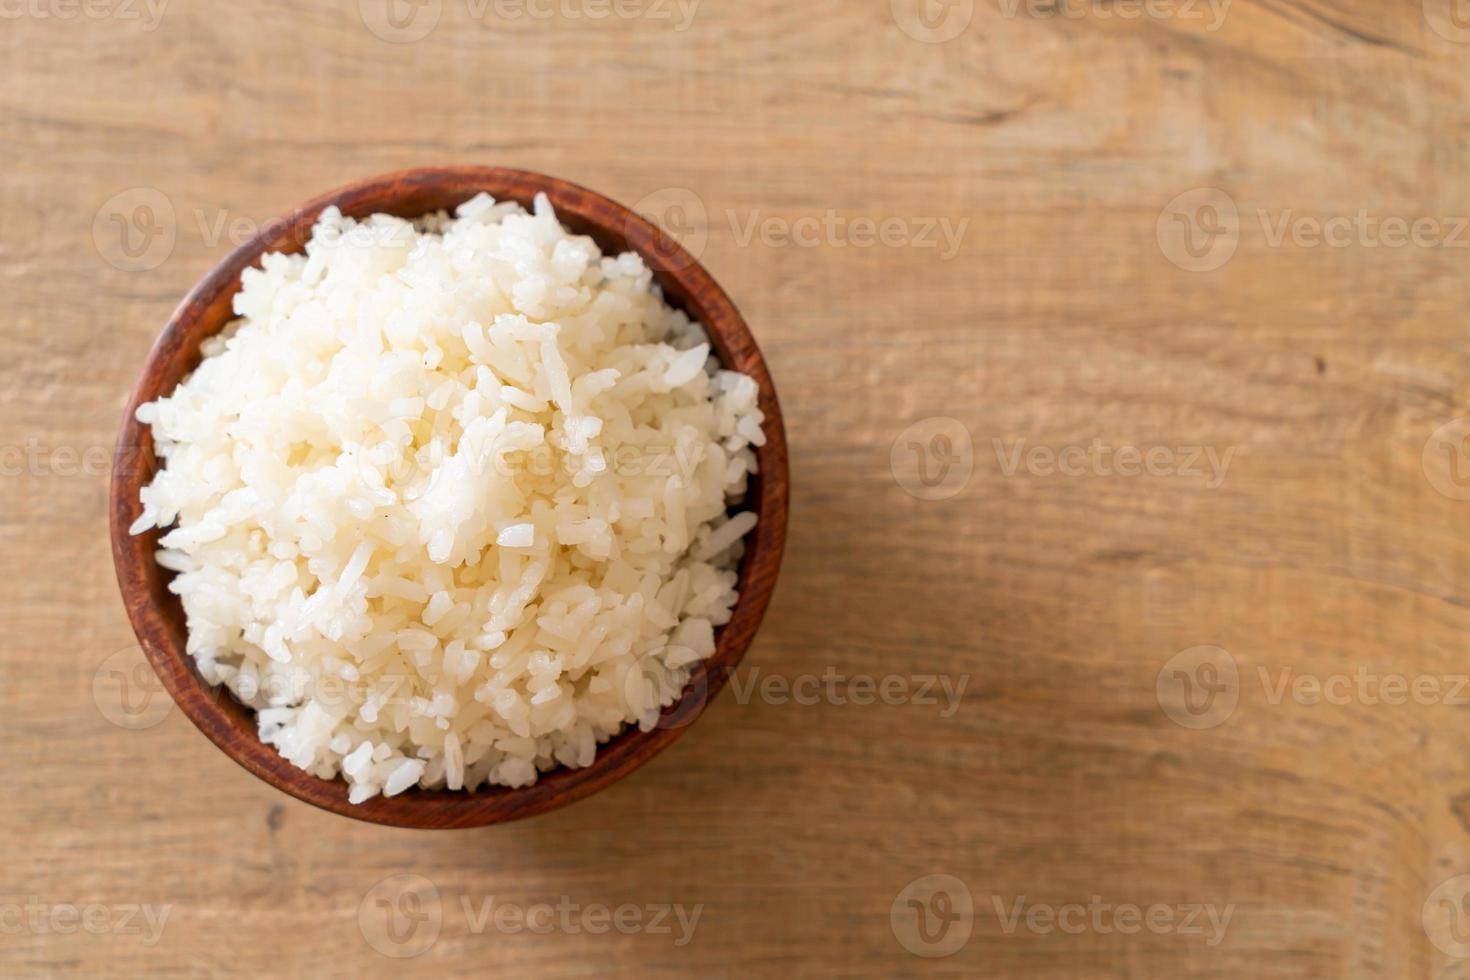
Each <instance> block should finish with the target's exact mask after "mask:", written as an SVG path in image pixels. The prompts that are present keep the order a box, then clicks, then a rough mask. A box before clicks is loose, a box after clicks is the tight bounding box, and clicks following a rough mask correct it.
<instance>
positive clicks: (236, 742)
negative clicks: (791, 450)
mask: <svg viewBox="0 0 1470 980" xmlns="http://www.w3.org/2000/svg"><path fill="white" fill-rule="evenodd" d="M481 191H483V192H486V193H490V194H491V195H492V196H494V197H495V198H496V199H497V200H516V201H519V202H520V203H521V204H523V205H525V206H527V207H529V206H530V204H531V201H532V199H533V198H534V196H535V194H537V193H545V194H546V195H547V196H548V198H549V199H550V200H551V203H552V204H553V206H554V207H555V208H556V211H557V217H558V218H559V219H560V220H561V221H562V223H563V224H564V225H566V226H568V227H569V228H571V230H572V231H573V232H574V233H577V234H589V235H591V236H592V237H593V238H594V239H596V240H597V241H598V244H599V245H600V246H601V247H603V248H604V250H605V251H606V250H607V249H608V248H609V247H617V246H618V245H619V244H620V243H621V245H622V247H623V248H627V249H632V250H633V251H636V252H638V253H639V254H640V255H642V256H643V257H644V259H645V262H646V263H647V264H648V265H649V266H650V267H651V268H652V270H653V273H654V277H655V280H656V281H657V282H658V283H659V285H660V286H661V287H662V288H663V291H664V294H665V297H666V299H667V300H668V301H669V302H670V303H671V304H673V305H675V306H679V307H681V308H683V309H685V310H686V312H688V313H689V315H690V316H691V317H692V318H694V319H696V320H699V321H700V322H701V323H703V324H704V326H705V329H706V331H707V332H708V333H709V335H710V339H711V342H712V343H713V345H714V347H715V349H716V351H717V352H718V353H719V355H720V357H721V360H722V362H723V363H724V364H725V366H727V367H729V368H732V369H734V370H739V371H742V372H744V373H747V374H749V375H751V376H752V377H753V378H754V379H755V381H756V382H757V385H758V387H759V390H760V408H761V410H762V411H763V412H764V414H765V422H764V430H765V435H766V444H765V445H764V446H761V447H758V448H757V449H756V456H757V461H758V464H759V468H760V472H759V474H758V475H756V476H755V477H753V478H752V480H751V483H750V488H749V491H748V492H747V496H746V501H745V507H746V508H748V509H754V510H755V511H756V513H757V514H758V515H759V517H760V521H759V523H758V524H757V525H756V527H755V529H754V530H753V531H752V532H751V533H750V534H749V535H748V536H747V537H746V548H747V550H746V554H745V556H744V558H743V559H742V560H741V564H740V568H739V584H738V587H739V591H740V598H739V600H738V601H737V603H736V606H735V608H734V610H733V615H732V618H731V620H730V622H729V623H727V624H726V625H724V626H722V627H720V629H719V630H718V631H717V633H716V651H715V654H714V655H713V656H712V657H710V658H708V659H707V660H705V661H702V662H701V663H700V664H699V666H698V667H697V668H696V669H695V671H694V673H693V675H692V676H691V678H690V680H689V683H688V684H687V685H686V687H685V689H684V691H683V692H682V693H681V695H680V697H679V699H678V700H677V701H675V702H674V703H673V704H672V705H671V706H670V707H668V708H666V709H665V710H664V711H663V713H662V715H661V716H660V719H659V723H658V727H656V728H654V729H652V730H651V731H649V732H643V731H641V730H639V729H638V728H637V727H632V728H629V729H625V730H624V731H623V732H622V733H621V734H619V735H618V736H616V737H614V738H613V739H611V740H610V741H608V742H605V743H603V744H602V745H600V746H599V748H598V751H597V756H596V758H595V759H594V761H593V762H592V764H591V765H589V766H587V767H585V768H581V769H569V768H567V767H564V766H563V767H558V768H556V769H554V770H552V771H550V772H547V773H543V774H541V775H540V776H539V778H538V779H537V781H536V783H535V784H534V785H532V786H530V787H525V788H521V789H508V788H503V787H497V788H492V789H485V788H481V789H477V790H474V791H464V790H460V791H450V790H420V789H417V788H415V789H413V790H409V791H407V792H405V793H402V794H400V795H398V796H394V797H391V798H385V797H383V796H381V795H379V796H376V797H373V798H372V799H370V800H367V801H365V802H363V803H359V804H349V803H348V802H347V788H348V787H347V783H346V781H345V780H343V779H341V778H340V777H338V778H336V779H332V780H327V779H322V778H320V777H317V776H313V775H311V774H309V773H307V772H306V771H304V770H301V769H298V768H296V767H295V766H294V765H292V764H291V763H289V762H287V761H286V760H285V759H284V758H283V757H282V756H281V755H280V754H279V753H278V752H277V751H276V749H275V748H273V747H271V746H269V745H266V744H265V743H264V742H262V741H261V740H260V739H259V737H258V735H257V734H256V728H255V723H254V712H253V711H252V710H251V709H249V708H246V707H245V706H243V705H242V704H240V703H239V702H238V701H236V700H235V699H234V697H233V696H232V695H229V694H228V693H226V692H225V691H224V689H223V688H222V687H220V688H216V687H213V686H211V685H209V684H208V683H207V682H206V681H205V680H204V679H203V677H202V676H200V674H199V672H198V670H197V668H196V666H195V662H194V659H193V657H192V656H189V655H188V654H187V653H186V652H185V649H184V639H185V635H186V634H185V631H184V629H183V612H182V605H181V604H180V601H179V599H178V598H177V596H174V595H173V594H172V593H170V592H168V591H167V583H168V581H169V580H171V578H172V573H171V572H168V571H167V570H166V569H163V568H162V567H161V566H159V565H158V564H157V562H155V561H154V560H153V555H154V552H155V551H156V550H157V540H158V538H159V537H160V536H161V530H160V529H153V530H151V531H149V532H147V533H144V534H139V535H136V536H135V535H131V534H129V533H128V528H129V527H130V526H131V525H132V523H133V522H134V521H135V520H136V518H137V517H138V515H139V513H141V502H140V500H139V497H138V491H139V490H140V489H141V487H142V485H143V484H145V483H146V482H148V480H149V479H151V477H152V475H153V473H154V472H156V470H157V468H158V466H157V461H156V459H155V457H154V454H153V438H152V432H151V429H150V428H149V427H148V426H145V425H143V424H142V423H140V422H139V421H138V419H137V409H138V407H139V406H140V405H142V404H144V403H146V402H149V401H152V400H153V399H155V398H157V397H158V396H159V395H160V394H162V393H164V392H166V391H172V390H173V389H174V387H175V386H176V385H177V384H178V382H179V380H181V379H182V378H183V377H184V376H186V375H187V374H188V373H189V372H192V371H193V369H194V367H195V366H196V365H197V363H198V361H199V359H200V353H199V343H200V342H201V341H202V340H203V339H204V338H205V337H207V336H211V335H213V334H214V333H217V332H218V331H219V330H220V329H221V328H223V327H224V326H225V325H226V324H227V323H228V322H230V321H231V320H232V319H234V314H233V312H232V309H231V302H232V300H233V297H234V295H235V293H236V292H238V290H239V287H240V277H241V274H242V272H243V271H244V270H245V269H246V268H250V267H259V260H260V257H261V256H262V255H263V254H265V253H266V252H271V251H292V252H299V251H301V249H302V247H304V245H305V242H306V240H307V239H308V238H309V237H310V234H311V228H312V226H313V225H314V224H315V222H316V219H317V217H318V216H319V215H320V214H321V212H322V211H324V210H326V209H327V208H328V207H331V206H336V207H338V208H340V209H341V211H342V212H343V213H344V214H346V215H348V216H349V217H364V216H366V215H367V214H371V213H377V212H379V211H384V212H387V213H391V214H398V215H400V216H403V217H416V216H418V215H419V214H425V213H430V212H432V211H435V210H439V208H438V207H426V208H423V209H422V210H418V211H415V210H414V209H415V208H417V207H418V206H419V204H418V202H421V201H424V200H429V201H439V200H442V201H449V200H454V201H455V202H456V203H458V202H461V201H464V200H468V199H469V198H470V197H473V196H474V194H475V193H478V192H481ZM446 206H451V207H452V205H446ZM788 501H789V473H788V460H787V448H786V434H785V428H784V424H783V420H782V416H781V409H780V403H779V401H778V399H777V396H776V390H775V385H774V383H773V382H772V380H771V377H770V372H769V370H768V368H767V366H766V363H765V359H764V357H763V356H762V355H761V352H760V348H759V347H758V346H757V344H756V341H755V338H754V336H753V335H752V334H751V332H750V328H749V326H748V325H747V324H746V322H745V320H744V318H743V317H742V316H741V315H740V312H739V310H738V309H736V307H735V305H734V303H733V302H732V301H731V300H730V298H729V296H728V295H726V293H725V292H724V290H723V289H721V288H720V286H719V285H718V284H717V283H716V282H715V280H714V278H713V277H712V276H710V274H709V273H708V272H707V271H706V270H705V269H704V267H703V266H702V265H701V264H700V263H699V262H698V260H697V258H696V257H695V256H693V255H691V254H689V252H687V251H686V250H685V249H684V248H683V247H682V246H681V245H680V244H679V243H678V242H677V241H674V240H673V239H672V238H670V237H669V236H667V235H666V234H664V232H663V231H662V230H661V229H659V228H658V227H657V226H656V225H654V224H653V223H651V222H650V221H648V220H647V219H645V218H644V217H643V216H641V215H639V214H637V213H636V212H634V211H633V210H631V209H629V208H627V207H625V206H623V205H621V204H619V203H617V202H616V201H613V200H612V199H611V198H608V197H605V196H604V195H601V194H598V193H597V192H595V191H592V190H589V189H588V188H585V187H582V186H580V185H577V184H574V183H571V182H569V181H565V180H561V179H559V178H556V177H551V176H547V175H545V174H540V173H535V172H533V171H526V170H517V169H512V168H505V167H484V166H455V167H421V168H414V169H410V170H401V171H395V172H392V173H386V174H381V175H378V176H375V177H369V178H366V179H364V180H359V181H354V182H353V183H350V184H346V185H344V186H342V187H339V188H337V189H336V190H333V191H329V192H327V193H325V194H322V195H319V196H318V197H315V198H313V199H312V200H310V201H309V202H307V203H306V204H304V205H302V206H300V207H299V208H296V209H295V210H294V211H292V212H290V213H289V214H288V215H286V216H284V217H282V218H278V219H275V220H274V221H271V222H267V223H266V224H264V225H262V226H261V228H260V229H259V230H258V231H257V233H256V234H255V235H254V236H253V237H252V238H251V239H250V240H249V241H246V242H245V243H243V244H242V245H240V246H239V247H238V248H236V249H235V250H233V251H232V252H231V253H230V254H228V255H227V256H225V257H224V258H223V259H221V260H220V261H219V262H218V263H217V264H216V265H215V266H214V267H213V268H212V269H211V270H210V271H209V272H208V273H206V274H205V276H204V277H203V278H202V279H201V280H199V282H198V283H197V284H195V286H194V287H193V288H192V289H191V290H190V291H189V293H188V294H187V295H186V296H185V298H184V300H183V301H182V302H181V303H180V304H179V306H178V308H177V309H175V310H174V312H173V313H172V314H171V315H170V317H169V319H168V322H167V324H166V326H165V327H164V329H163V332H162V333H161V334H160V335H159V337H158V338H157V340H156V341H155V343H154V345H153V347H152V349H151V350H150V351H149V353H148V356H147V359H146V360H145V362H144V365H143V370H142V373H141V374H140V375H139V377H138V380H137V382H136V383H135V385H134V387H133V389H132V392H131V394H130V396H129V398H128V402H127V407H126V408H125V410H124V415H123V423H122V427H121V429H120V431H119V433H118V440H117V446H116V450H115V452H114V459H113V471H112V477H111V480H110V485H109V500H108V510H109V516H110V534H111V543H112V554H113V562H114V566H115V570H116V573H117V579H118V586H119V589H120V591H121V593H122V598H123V602H124V605H125V606H126V608H127V613H128V618H129V620H130V621H131V623H132V626H133V630H134V632H135V633H136V635H137V637H138V641H139V644H140V646H141V647H142V649H143V652H144V654H145V656H146V657H147V659H148V662H149V663H150V665H151V666H152V668H153V670H154V672H155V673H156V674H157V675H158V677H159V679H160V681H161V682H162V684H163V686H164V688H165V690H167V691H168V693H169V695H170V696H171V697H172V698H173V700H174V702H175V703H176V704H178V705H179V707H180V708H181V709H182V711H183V712H184V714H185V716H187V717H188V718H189V720H190V721H191V722H193V723H194V725H195V726H196V727H197V728H198V729H199V730H200V731H202V732H203V733H204V734H205V735H206V736H207V737H208V738H209V739H210V741H212V742H213V743H214V744H215V745H216V746H217V747H218V748H219V749H220V750H221V751H223V752H224V753H225V754H226V755H227V756H229V757H230V758H231V759H233V760H234V761H235V762H236V763H238V764H239V765H241V766H242V767H243V768H245V769H246V770H247V771H249V772H250V773H252V774H253V775H255V776H256V777H258V778H259V779H262V780H264V781H265V782H267V783H269V784H270V785H272V786H274V787H275V788H276V789H278V790H281V791H283V792H285V793H288V794H290V795H291V796H294V797H295V798H297V799H299V800H302V801H303V802H306V803H310V804H312V805H313V806H316V807H319V808H321V809H323V810H327V811H329V812H332V813H336V814H340V815H343V816H347V817H351V818H354V819H357V820H361V821H365V822H369V823H376V824H382V825H387V826H397V827H415V828H421V829H449V828H467V827H480V826H486V825H489V824H494V823H502V822H506V821H510V820H518V819H522V818H525V817H530V816H534V815H536V814H539V813H544V812H547V811H549V810H553V809H556V808H559V807H562V806H566V805H568V804H570V803H573V802H576V801H577V800H581V799H584V798H585V797H587V796H590V795H591V794H593V793H595V792H597V791H598V790H601V789H604V788H605V787H607V786H609V785H611V784H612V783H613V782H616V781H617V780H618V779H621V778H622V777H623V776H625V775H627V774H628V773H631V772H632V771H634V770H635V769H637V768H639V767H640V766H642V765H643V764H645V763H646V762H648V761H649V760H650V759H651V758H653V756H654V755H656V754H658V753H659V752H661V751H662V750H664V749H665V748H667V747H668V746H669V745H671V744H673V742H674V741H675V740H676V739H678V738H679V736H680V735H682V734H683V733H684V731H685V730H686V729H687V728H688V727H689V726H690V725H691V724H692V723H693V722H694V721H695V720H696V719H697V718H698V717H699V716H700V715H701V714H702V713H703V711H704V709H705V707H706V706H707V705H708V704H709V702H710V701H711V700H712V699H713V698H714V697H715V696H716V695H717V694H718V693H719V691H720V690H721V689H722V688H723V687H724V685H725V682H726V681H727V680H728V678H729V676H730V674H731V673H732V672H733V671H734V669H735V667H736V666H737V665H738V664H739V663H740V661H741V659H742V658H743V657H744V655H745V652H746V650H747V649H748V648H749V646H750V643H751V640H752V639H753V638H754V635H755V632H756V629H757V628H758V627H759V625H760V622H761V619H762V618H763V617H764V615H765V611H766V609H767V607H768V606H769V604H770V600H771V596H772V594H773V592H774V589H775V583H776V577H777V573H778V572H779V570H780V564H781V559H782V555H783V552H784V549H785V539H786V522H787V510H788ZM170 603H171V605H170ZM242 722H245V723H248V725H242Z"/></svg>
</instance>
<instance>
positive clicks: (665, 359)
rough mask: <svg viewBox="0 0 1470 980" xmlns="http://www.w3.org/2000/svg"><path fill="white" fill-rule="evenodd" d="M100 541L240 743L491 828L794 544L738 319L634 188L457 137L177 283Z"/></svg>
mask: <svg viewBox="0 0 1470 980" xmlns="http://www.w3.org/2000/svg"><path fill="white" fill-rule="evenodd" d="M110 512H111V522H112V547H113V557H114V561H115V563H116V566H117V574H118V582H119V585H120V587H121V591H122V595H123V599H124V603H125V605H126V607H127V610H128V615H129V617H130V619H131V621H132V624H133V627H134V630H135V631H136V633H137V635H138V639H139V642H140V644H141V646H142V648H143V650H144V653H145V654H146V656H147V657H148V660H149V662H150V663H151V664H152V666H153V669H154V670H155V671H156V672H157V674H158V676H159V678H160V679H161V681H162V683H163V685H164V686H165V688H166V689H167V690H168V692H169V694H170V695H171V696H172V697H173V698H174V700H175V701H176V702H177V703H178V704H179V706H180V708H181V709H182V710H183V712H184V713H185V715H187V716H188V717H189V718H190V719H191V720H192V721H193V722H194V724H195V725H196V726H198V728H199V729H200V730H201V731H203V732H204V734H205V735H207V736H208V737H209V738H210V739H211V740H212V741H213V742H214V743H215V744H216V745H217V746H218V747H219V748H221V749H222V750H224V751H225V752H226V753H227V754H228V755H229V756H230V757H231V758H233V759H234V760H235V761H237V762H238V763H239V764H240V765H242V766H243V767H244V768H246V769H247V770H249V771H250V772H252V773H254V774H255V775H256V776H258V777H260V778H261V779H263V780H265V781H266V782H268V783H270V784H271V785H273V786H275V787H277V788H278V789H281V790H283V791H285V792H287V793H289V794H291V795H292V796H295V797H297V798H298V799H301V800H304V801H306V802H308V803H311V804H314V805H316V806H318V807H322V808H324V809H326V810H330V811H332V812H334V813H338V814H343V815H346V816H350V817H354V818H357V819H361V820H367V821H371V822H375V823H382V824H389V825H396V826H408V827H421V828H455V827H475V826H483V825H486V824H492V823H498V822H503V821H507V820H514V819H518V818H522V817H527V816H532V815H534V814H537V813H542V812H544V811H546V810H550V809H553V808H555V807H558V806H562V805H565V804H567V803H571V802H574V801H576V800H579V799H582V798H584V797H586V796H588V795H589V794H591V793H594V792H596V791H597V790H599V789H602V788H604V787H606V786H608V785H609V784H611V783H612V782H614V781H616V780H617V779H619V778H621V777H623V776H625V775H627V774H628V773H629V772H631V771H632V770H634V769H636V768H637V767H638V766H640V765H642V764H643V763H644V762H646V761H648V760H649V759H650V758H652V756H653V755H654V754H656V753H657V752H659V751H660V750H662V749H663V748H665V747H667V746H668V745H669V744H670V743H672V742H673V741H674V739H676V738H677V737H678V736H679V735H680V734H682V733H683V732H684V731H685V730H686V728H687V727H688V726H689V725H690V723H692V722H693V721H694V720H695V719H696V718H698V717H699V716H700V714H701V713H702V711H703V709H704V708H705V706H706V705H707V704H708V703H709V701H710V700H711V699H712V698H713V697H714V696H715V695H716V694H717V693H718V692H719V690H720V689H721V687H722V686H723V685H724V683H725V681H726V679H727V678H728V676H729V675H730V673H731V672H732V671H733V669H734V668H735V666H736V665H737V664H738V663H739V661H740V659H741V658H742V657H743V656H744V653H745V651H746V648H747V647H748V646H749V644H750V642H751V639H752V638H753V636H754V634H755V631H756V628H757V627H758V625H759V623H760V620H761V618H762V616H763V615H764V613H765V610H766V607H767V605H768V603H769V601H770V598H771V594H772V591H773V589H774V587H775V579H776V574H777V571H778V569H779V565H780V560H781V553H782V549H783V546H784V542H785V532H786V512H787V458H786V442H785V433H784V431H783V428H782V422H781V412H780V407H779V405H778V403H777V399H776V392H775V388H774V386H773V385H772V382H771V378H770V374H769V372H768V371H767V368H766V365H765V362H764V360H763V358H762V357H761V353H760V350H759V348H758V347H757V345H756V343H755V340H754V338H753V337H752V336H751V332H750V329H749V328H748V326H747V325H746V323H745V321H744V320H743V319H742V318H741V316H740V313H739V312H738V310H737V309H736V308H735V306H734V304H733V303H732V302H731V301H730V299H729V297H728V296H726V294H725V293H724V291H723V290H721V289H720V287H719V286H718V285H717V284H716V283H715V282H714V280H713V279H712V278H711V277H710V275H709V274H708V272H706V271H705V270H704V268H703V267H702V266H701V265H700V264H699V263H698V262H697V261H696V260H695V259H694V258H693V257H692V256H690V255H689V254H688V253H687V252H685V251H684V250H683V249H682V248H681V247H680V246H679V245H678V244H677V243H676V242H673V241H671V240H670V239H669V238H668V237H667V236H665V235H664V234H662V233H661V232H660V231H659V229H658V228H657V227H655V226H654V225H653V224H651V223H650V222H648V221H646V220H645V219H644V218H642V217H641V216H639V215H637V214H634V213H633V212H631V211H629V210H628V209H627V208H624V207H622V206H621V205H619V204H616V203H615V202H613V201H611V200H610V199H608V198H606V197H603V196H601V195H599V194H596V193H594V192H592V191H589V190H587V189H585V188H582V187H578V186H576V185H574V184H571V183H568V182H565V181H562V180H558V179H555V178H551V177H546V176H543V175H539V174H533V173H528V172H525V171H518V170H508V169H500V168H484V167H456V168H437V169H421V170H412V171H405V172H401V173H395V174H389V175H385V176H382V177H376V178H372V179H370V180H366V181H362V182H359V183H356V184H353V185H351V186H349V187H346V188H342V189H340V190H337V191H334V192H332V193H329V194H326V195H324V196H322V197H319V198H317V199H316V200H314V201H311V202H310V203H308V204H306V205H304V206H303V207H301V208H299V209H297V210H296V211H294V212H292V213H291V214H290V215H288V216H287V217H285V218H283V219H280V220H278V221H275V222H271V223H270V224H267V225H266V226H264V227H263V228H262V229H261V231H260V232H259V234H257V235H256V236H255V237H254V238H253V239H252V240H250V241H249V242H247V243H246V244H244V245H243V246H241V247H240V248H239V249H237V250H236V251H235V252H234V253H232V254H231V255H229V256H228V257H227V258H225V259H224V260H223V261H222V262H221V263H220V264H219V265H218V266H217V267H215V268H214V269H213V270H212V271H211V272H210V273H209V274H208V275H207V276H206V277H205V278H204V279H203V280H202V281H201V282H200V283H199V284H198V285H197V286H196V287H195V288H194V289H193V290H192V291H191V292H190V294H189V295H188V297H187V298H185V300H184V301H183V303H182V304H181V305H180V306H179V308H178V310H177V311H176V312H175V313H174V315H173V317H172V318H171V319H170V321H169V323H168V325H167V327H166V328H165V329H164V331H163V334H162V335H161V336H160V337H159V339H158V342H157V343H156V345H155V346H154V348H153V350H152V352H151V353H150V355H149V357H148V361H147V363H146V365H145V367H144V370H143V373H142V377H141V379H140V380H139V382H138V384H137V386H136V388H135V389H134V391H133V393H132V396H131V398H130V400H129V403H128V406H127V410H126V413H125V417H124V421H123V426H122V430H121V432H120V434H119V437H118V447H117V456H116V460H115V466H114V470H113V478H112V485H111V497H110Z"/></svg>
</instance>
